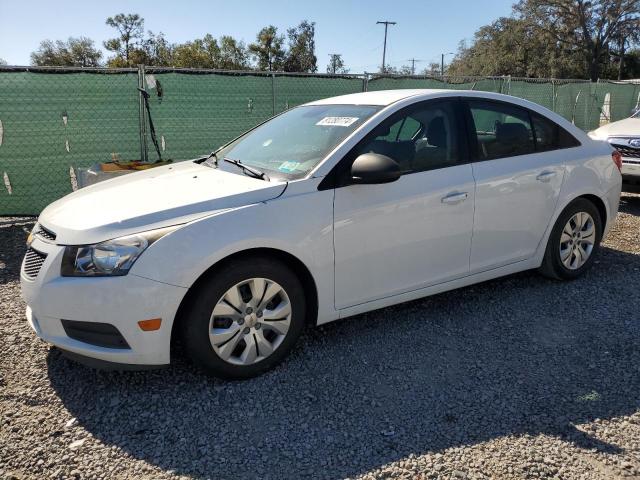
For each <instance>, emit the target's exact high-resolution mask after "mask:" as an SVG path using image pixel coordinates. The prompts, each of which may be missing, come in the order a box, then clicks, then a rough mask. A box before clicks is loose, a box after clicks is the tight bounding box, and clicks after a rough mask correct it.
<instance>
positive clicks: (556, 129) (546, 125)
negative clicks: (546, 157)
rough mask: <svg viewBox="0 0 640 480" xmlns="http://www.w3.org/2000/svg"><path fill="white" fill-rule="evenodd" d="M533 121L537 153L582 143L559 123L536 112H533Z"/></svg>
mask: <svg viewBox="0 0 640 480" xmlns="http://www.w3.org/2000/svg"><path fill="white" fill-rule="evenodd" d="M531 119H532V120H533V131H534V132H535V137H536V150H537V151H539V152H548V151H550V150H559V149H561V148H571V147H577V146H579V145H580V142H579V141H578V140H576V139H575V137H574V136H573V135H571V134H570V133H569V132H567V131H566V130H565V129H564V128H562V127H561V126H560V125H558V124H557V123H554V122H552V121H551V120H549V119H547V118H544V117H543V116H541V115H538V114H537V113H534V112H531Z"/></svg>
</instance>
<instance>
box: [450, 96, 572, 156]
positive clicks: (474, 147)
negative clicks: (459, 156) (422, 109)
mask: <svg viewBox="0 0 640 480" xmlns="http://www.w3.org/2000/svg"><path fill="white" fill-rule="evenodd" d="M473 102H478V103H489V104H491V103H493V104H498V105H500V104H502V105H506V106H508V107H511V108H516V109H519V110H522V111H524V112H525V113H526V114H527V117H528V119H529V127H530V128H531V133H532V135H533V146H534V150H533V152H530V153H519V154H517V155H505V156H502V157H494V158H481V157H480V155H479V152H478V138H477V135H476V134H475V131H476V130H475V123H474V121H473V115H472V114H471V106H470V104H472V103H473ZM461 108H462V109H463V112H464V113H463V115H464V118H465V126H466V131H467V148H468V152H469V158H470V161H471V162H472V163H477V162H489V161H491V160H501V159H503V158H511V157H521V156H523V155H535V154H538V153H549V152H555V151H558V150H565V149H567V148H576V147H580V146H582V142H581V141H580V140H578V139H577V138H576V137H575V136H574V135H573V134H572V133H571V132H569V131H567V129H566V128H564V127H562V125H560V124H558V123H557V122H555V121H554V120H551V119H550V118H549V117H547V116H546V115H543V114H542V113H539V112H536V111H534V110H531V109H529V108H527V107H523V106H522V105H518V104H515V103H511V102H507V101H504V100H495V99H493V98H486V97H463V98H462V101H461ZM533 115H538V116H539V117H541V118H542V119H544V120H546V121H547V122H551V123H552V124H553V125H555V126H556V127H557V128H558V129H559V133H560V132H565V134H566V135H569V136H570V137H571V138H572V139H573V140H574V142H575V145H572V146H565V147H555V148H552V149H549V150H538V141H537V138H536V129H535V125H534V124H533Z"/></svg>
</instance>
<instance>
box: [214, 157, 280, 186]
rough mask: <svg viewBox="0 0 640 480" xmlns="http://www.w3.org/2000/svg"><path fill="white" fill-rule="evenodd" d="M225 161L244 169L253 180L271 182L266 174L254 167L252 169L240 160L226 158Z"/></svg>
mask: <svg viewBox="0 0 640 480" xmlns="http://www.w3.org/2000/svg"><path fill="white" fill-rule="evenodd" d="M223 160H224V161H225V162H227V163H231V164H233V165H235V166H236V167H238V168H240V169H242V171H243V172H244V173H246V174H248V175H249V176H251V177H253V178H259V179H260V180H266V181H267V182H270V181H271V179H270V178H269V176H268V175H267V174H266V173H264V172H261V171H260V170H258V169H257V168H253V167H250V166H249V165H245V164H244V163H242V162H241V161H240V160H236V159H235V158H228V157H224V158H223Z"/></svg>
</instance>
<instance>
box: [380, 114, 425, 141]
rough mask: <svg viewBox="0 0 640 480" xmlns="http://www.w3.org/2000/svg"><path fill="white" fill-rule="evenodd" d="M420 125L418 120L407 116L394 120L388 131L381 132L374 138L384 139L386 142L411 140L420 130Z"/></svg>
mask: <svg viewBox="0 0 640 480" xmlns="http://www.w3.org/2000/svg"><path fill="white" fill-rule="evenodd" d="M421 128H422V125H420V122H418V121H417V120H415V119H414V118H411V117H409V116H406V117H403V118H402V119H400V120H398V121H397V122H395V123H394V124H393V125H391V127H390V128H389V132H388V133H387V132H386V131H383V132H381V133H382V134H381V135H378V136H377V137H376V140H384V141H387V142H398V141H404V140H411V139H412V138H413V137H414V136H415V135H417V134H418V132H420V129H421Z"/></svg>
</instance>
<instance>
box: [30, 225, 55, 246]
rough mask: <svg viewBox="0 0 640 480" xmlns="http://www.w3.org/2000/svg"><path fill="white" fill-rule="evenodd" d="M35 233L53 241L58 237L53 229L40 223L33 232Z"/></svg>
mask: <svg viewBox="0 0 640 480" xmlns="http://www.w3.org/2000/svg"><path fill="white" fill-rule="evenodd" d="M33 234H34V235H37V236H38V237H42V238H44V239H45V240H50V241H52V242H53V241H54V240H55V239H56V234H55V233H53V232H52V231H51V230H47V229H46V228H44V227H43V226H42V225H38V227H37V228H36V230H35V232H33Z"/></svg>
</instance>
